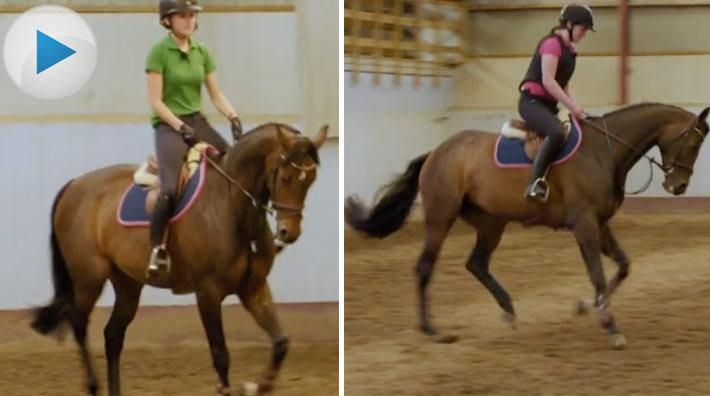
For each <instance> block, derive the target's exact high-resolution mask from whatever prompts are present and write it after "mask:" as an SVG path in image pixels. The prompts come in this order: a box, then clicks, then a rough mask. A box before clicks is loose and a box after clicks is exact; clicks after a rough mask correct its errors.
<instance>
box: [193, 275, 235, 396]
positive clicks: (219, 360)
mask: <svg viewBox="0 0 710 396" xmlns="http://www.w3.org/2000/svg"><path fill="white" fill-rule="evenodd" d="M195 295H196V296H197V308H198V309H199V311H200V318H201V319H202V326H203V327H204V328H205V333H206V334H207V341H208V342H209V345H210V353H211V354H212V365H213V366H214V368H215V370H216V371H217V376H218V377H219V383H218V384H217V394H218V395H229V394H230V393H229V351H228V350H227V344H226V342H225V340H224V327H223V325H222V300H224V295H223V293H222V291H221V290H220V288H219V287H218V286H217V283H216V282H214V281H212V280H209V281H202V282H200V283H199V287H198V288H197V290H196V292H195Z"/></svg>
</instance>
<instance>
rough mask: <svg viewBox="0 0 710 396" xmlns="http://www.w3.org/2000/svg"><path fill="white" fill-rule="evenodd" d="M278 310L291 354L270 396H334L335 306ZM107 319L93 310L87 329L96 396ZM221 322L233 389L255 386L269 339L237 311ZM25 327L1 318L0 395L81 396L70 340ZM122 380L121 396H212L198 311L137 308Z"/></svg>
mask: <svg viewBox="0 0 710 396" xmlns="http://www.w3.org/2000/svg"><path fill="white" fill-rule="evenodd" d="M48 293H49V292H48ZM277 310H278V312H279V316H280V318H281V322H282V326H283V328H284V331H285V332H286V333H287V334H290V335H291V349H290V351H289V355H288V357H287V358H286V361H285V362H284V367H283V369H282V371H281V374H280V376H279V378H278V379H277V380H276V389H275V391H274V394H275V395H294V396H301V395H303V396H305V395H336V394H337V393H338V304H337V303H332V304H331V303H324V304H283V305H279V306H278V307H277ZM108 314H109V311H108V310H107V309H106V308H97V309H96V310H95V312H94V314H93V315H92V322H91V325H90V334H91V338H90V345H91V348H92V352H93V357H94V363H95V367H96V370H97V374H98V376H99V381H100V382H99V384H100V386H101V390H100V394H105V390H106V372H105V371H106V364H105V360H104V359H105V358H104V356H105V355H104V351H103V350H104V348H103V346H104V345H103V344H104V343H103V336H102V332H103V326H104V325H105V324H106V322H107V321H108ZM223 319H224V328H225V336H226V338H227V346H228V347H229V351H230V355H231V359H232V364H231V369H230V379H231V381H232V384H234V385H237V384H241V383H242V382H244V381H252V380H254V379H256V378H257V377H258V375H259V373H260V372H261V370H262V369H263V368H264V367H266V364H267V362H268V361H269V358H270V349H269V348H270V345H269V342H268V339H267V337H266V336H265V335H264V333H263V332H262V331H261V329H259V328H258V327H257V326H256V324H254V321H253V320H252V318H251V317H250V316H249V315H248V314H247V313H245V311H244V309H243V308H242V307H241V306H236V305H228V306H224V311H223ZM28 323H29V313H28V312H26V311H24V312H19V311H14V312H12V311H5V312H2V313H0V394H2V395H12V396H16V395H56V396H65V395H79V394H84V393H83V392H82V391H83V390H84V385H83V384H84V374H83V369H82V367H81V364H80V361H79V353H78V348H77V346H76V343H75V342H74V339H73V337H72V336H71V333H69V334H67V337H66V339H65V340H64V342H63V343H61V344H58V343H57V342H56V340H55V339H52V338H49V337H42V336H40V335H37V334H36V333H34V332H33V331H32V330H31V329H30V328H29V326H28ZM121 374H122V385H123V393H124V394H126V395H141V396H155V395H210V394H212V395H213V394H214V393H215V386H216V384H217V376H216V374H215V372H214V369H213V368H212V362H211V360H210V353H209V347H208V345H207V338H206V337H205V335H204V330H203V329H202V325H201V323H200V318H199V314H198V312H197V308H196V307H194V306H188V307H159V308H157V307H141V308H140V309H139V311H138V315H137V316H136V319H135V320H134V322H133V323H132V324H131V326H130V327H129V328H128V332H127V333H126V342H125V347H124V352H123V355H122V359H121Z"/></svg>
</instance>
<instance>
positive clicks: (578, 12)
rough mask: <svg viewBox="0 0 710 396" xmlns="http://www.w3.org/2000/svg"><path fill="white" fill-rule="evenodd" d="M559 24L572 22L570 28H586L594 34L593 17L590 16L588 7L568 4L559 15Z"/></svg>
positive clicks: (590, 10) (590, 11)
mask: <svg viewBox="0 0 710 396" xmlns="http://www.w3.org/2000/svg"><path fill="white" fill-rule="evenodd" d="M560 22H563V23H567V22H572V27H574V25H582V26H585V27H587V28H588V29H589V30H591V31H593V32H596V30H594V15H593V14H592V9H591V8H589V6H583V5H578V4H570V5H567V6H565V7H564V8H562V12H561V13H560ZM570 37H572V32H571V31H570Z"/></svg>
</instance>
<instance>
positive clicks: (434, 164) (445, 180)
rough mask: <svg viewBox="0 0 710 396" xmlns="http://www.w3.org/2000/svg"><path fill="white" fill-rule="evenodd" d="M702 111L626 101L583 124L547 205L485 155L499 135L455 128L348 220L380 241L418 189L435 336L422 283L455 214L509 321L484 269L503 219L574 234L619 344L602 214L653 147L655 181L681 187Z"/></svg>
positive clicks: (607, 214)
mask: <svg viewBox="0 0 710 396" xmlns="http://www.w3.org/2000/svg"><path fill="white" fill-rule="evenodd" d="M709 110H710V109H708V108H706V109H704V110H703V111H702V112H701V114H700V115H698V116H695V115H694V114H691V113H689V112H687V111H686V110H683V109H681V108H678V107H675V106H669V105H663V104H657V103H642V104H638V105H632V106H629V107H626V108H623V109H620V110H617V111H614V112H612V113H609V114H606V115H604V116H603V117H601V118H598V119H594V120H588V121H586V122H585V125H584V127H583V130H584V140H583V142H582V146H581V147H580V149H579V151H578V152H577V154H576V155H575V157H573V158H572V159H571V160H569V161H568V162H566V163H564V164H561V165H558V166H554V167H553V168H552V169H551V171H550V174H549V177H548V181H549V184H550V197H549V200H548V202H547V203H545V204H541V203H538V202H532V201H528V200H526V199H525V198H524V197H523V191H524V189H525V185H526V182H527V180H528V178H529V172H530V170H529V169H523V170H508V169H501V168H499V167H497V166H496V165H495V163H494V161H493V158H492V153H493V150H494V144H495V141H496V138H497V136H496V135H495V134H491V133H486V132H482V131H474V130H468V131H463V132H460V133H458V134H456V135H454V136H452V137H451V138H450V139H448V140H446V141H445V142H443V143H442V144H441V145H440V146H439V147H437V148H436V149H435V150H433V151H432V152H430V153H427V154H424V155H422V156H420V157H419V158H416V159H414V160H413V161H411V162H410V164H409V167H408V169H407V171H406V172H405V173H404V174H402V175H401V176H399V177H398V178H397V179H395V180H394V181H393V182H392V183H391V184H389V185H387V186H385V187H384V188H383V189H382V192H383V194H382V195H381V196H380V197H379V199H378V200H377V201H376V202H375V204H374V206H373V207H372V208H368V207H366V206H365V205H363V204H362V203H361V202H359V201H358V200H356V199H353V198H349V199H348V200H347V202H346V207H345V219H346V222H347V223H348V224H349V225H351V226H352V227H353V228H354V229H356V230H358V231H361V232H363V233H365V234H367V235H371V236H377V237H385V236H387V235H389V234H390V233H392V232H394V231H396V230H397V229H399V228H400V227H401V226H402V224H403V223H404V221H405V220H406V218H407V216H408V214H409V211H410V209H411V207H412V203H413V202H414V199H415V198H416V196H417V192H419V191H420V192H421V202H422V208H423V211H424V218H425V227H426V237H425V244H424V248H423V250H422V253H421V255H420V257H419V260H418V262H417V273H418V276H419V283H418V286H419V287H418V290H419V307H420V310H419V312H420V320H421V328H422V330H423V331H424V332H425V333H427V334H430V335H434V336H437V337H438V339H439V340H441V341H452V340H453V338H452V337H439V336H438V332H437V331H436V330H435V329H434V328H433V327H432V326H431V324H430V320H429V314H428V305H427V296H426V288H427V285H428V282H429V279H430V277H431V273H432V271H433V265H434V263H435V262H436V259H437V258H438V255H439V252H440V250H441V246H442V243H443V241H444V239H445V237H446V234H447V233H448V231H449V228H450V227H451V225H452V224H453V222H454V221H455V220H456V218H458V217H460V218H462V219H463V220H465V221H466V222H468V223H469V224H471V225H473V226H474V227H475V228H476V229H477V231H478V239H477V242H476V246H475V248H474V249H473V251H472V252H471V256H470V257H469V260H468V261H467V263H466V268H467V269H468V270H469V271H470V272H471V273H472V274H473V275H474V276H475V277H476V278H477V279H478V280H479V281H480V282H481V283H482V284H483V285H484V286H485V287H486V288H487V289H488V290H489V291H490V292H491V294H492V295H493V296H494V297H495V299H496V301H497V302H498V304H499V305H500V306H501V308H502V309H503V310H504V311H505V314H506V318H507V319H509V320H511V321H512V320H514V315H515V311H514V309H513V305H512V303H511V300H510V296H509V295H508V293H507V292H506V291H505V289H503V287H502V286H501V285H500V284H499V283H498V282H497V280H496V279H495V278H493V276H492V275H491V274H490V272H489V270H488V267H489V262H490V257H491V254H492V253H493V251H494V250H495V249H496V248H497V246H498V243H499V242H500V239H501V236H502V234H503V231H504V230H505V226H506V224H507V223H508V222H510V221H517V222H521V223H524V224H528V225H535V224H539V225H546V226H550V227H554V228H566V229H570V230H572V232H573V233H574V235H575V237H576V239H577V242H578V244H579V246H580V250H581V252H582V256H583V258H584V261H585V264H586V267H587V271H588V273H589V276H590V279H591V281H592V284H593V286H594V288H595V300H594V305H595V307H597V308H598V309H599V312H600V314H601V317H602V325H603V326H604V327H606V328H607V329H608V330H609V335H610V340H611V342H612V345H614V346H615V347H621V346H623V344H624V343H625V340H624V338H623V335H621V333H620V332H619V329H618V327H617V326H616V324H615V322H614V319H613V316H612V314H611V311H610V310H609V309H608V306H609V302H610V299H609V298H610V296H611V294H612V293H613V291H614V289H615V288H616V287H617V286H618V284H619V283H620V282H621V281H622V280H623V279H624V278H625V277H626V276H627V274H628V266H629V259H628V258H627V256H626V254H625V253H624V252H623V250H622V249H621V248H620V247H619V244H618V243H617V241H616V239H615V238H614V235H613V233H612V230H611V228H610V227H609V223H608V220H609V219H610V218H611V217H612V216H613V215H614V214H615V213H616V211H617V210H618V209H619V207H620V206H621V204H622V202H623V200H624V195H625V193H624V185H625V182H626V176H627V174H628V172H629V170H630V169H631V167H632V166H633V165H634V164H635V163H636V162H637V161H638V160H639V159H640V158H641V156H642V155H644V154H645V153H646V152H647V151H648V150H650V149H651V148H652V147H653V146H658V147H659V148H660V151H661V154H662V162H663V165H662V168H663V170H664V173H665V180H664V183H663V187H664V188H665V189H666V190H667V191H668V192H670V193H672V194H676V195H677V194H682V193H684V192H685V189H686V188H687V186H688V182H689V180H690V176H691V174H692V172H693V164H694V163H695V159H696V157H697V155H698V151H699V149H700V145H701V144H702V142H703V140H704V138H705V136H706V135H707V133H708V124H707V123H706V121H705V119H706V117H707V115H708V111H709ZM602 253H603V254H605V255H607V256H609V257H611V258H612V259H614V261H615V262H616V263H617V265H618V267H619V271H618V273H617V274H616V275H615V276H614V278H613V279H612V280H611V281H610V282H609V284H608V285H607V283H606V279H605V276H604V272H603V269H602V266H601V257H600V256H601V254H602Z"/></svg>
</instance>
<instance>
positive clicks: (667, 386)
mask: <svg viewBox="0 0 710 396" xmlns="http://www.w3.org/2000/svg"><path fill="white" fill-rule="evenodd" d="M612 224H613V228H614V230H615V231H616V236H617V238H618V239H619V241H620V243H621V244H622V246H623V247H624V248H625V250H626V252H627V253H628V254H629V255H630V257H631V258H632V261H633V263H632V267H631V273H630V276H629V278H627V280H626V282H625V283H624V284H623V285H622V287H621V289H620V290H619V291H618V292H617V294H615V296H614V299H613V304H612V308H613V311H614V314H615V315H616V318H617V323H618V324H619V326H620V327H621V330H622V331H623V332H624V334H625V335H626V337H627V339H628V346H627V348H626V349H625V350H623V351H615V350H611V349H610V348H609V346H608V344H607V339H606V336H605V332H604V331H603V330H602V329H601V328H600V327H599V326H598V325H597V322H596V318H595V317H594V316H588V317H579V316H575V315H574V314H573V308H574V305H575V303H576V301H577V300H578V299H579V298H590V297H591V296H592V286H591V284H590V282H589V280H588V277H587V274H586V271H585V268H584V264H583V262H582V259H581V256H580V253H579V251H578V248H577V245H576V243H575V241H574V239H573V237H572V235H571V234H570V233H569V232H565V231H560V232H555V231H552V230H550V229H545V228H532V229H523V228H521V227H520V226H517V225H511V226H509V228H508V230H507V232H506V234H505V235H504V237H503V241H502V243H501V246H500V247H499V249H498V250H497V251H496V253H495V254H494V256H493V260H492V262H491V271H492V273H493V275H494V276H496V277H497V278H498V280H499V281H500V282H501V283H502V285H503V286H504V287H505V288H506V289H507V290H508V292H509V293H510V294H511V296H512V298H513V300H514V304H515V307H516V309H517V313H518V328H517V330H513V329H510V328H508V327H507V326H506V325H505V324H504V323H503V321H502V320H501V312H502V311H501V310H500V309H499V308H498V306H497V305H496V303H495V301H494V300H493V297H492V296H490V295H489V294H488V292H487V291H486V290H485V289H484V287H483V286H482V285H481V284H479V283H478V281H477V280H476V279H475V278H473V276H471V275H470V274H469V273H468V271H467V270H466V268H465V267H464V261H465V259H466V257H467V256H468V254H469V252H470V250H471V249H472V248H473V244H474V243H475V232H474V231H473V229H472V228H470V227H469V226H467V225H465V224H463V223H459V224H457V225H456V226H455V227H454V229H453V230H452V232H451V234H450V235H449V238H448V240H447V241H446V244H445V246H444V251H443V254H442V257H441V259H440V260H439V262H438V263H437V267H436V269H435V273H434V278H433V281H432V283H431V284H430V285H431V287H430V297H431V303H432V305H431V309H432V313H433V318H434V324H435V325H436V326H438V327H439V329H440V330H442V331H443V332H445V333H448V334H455V335H458V336H460V339H459V341H458V342H457V343H454V344H448V345H446V344H436V343H433V342H431V341H429V340H428V339H426V338H425V337H424V336H422V335H420V333H419V332H418V331H417V330H416V324H417V321H416V311H415V297H416V296H415V285H414V275H413V268H414V263H415V260H416V259H417V256H418V254H419V251H420V249H421V246H422V245H421V243H422V233H423V227H422V225H421V224H418V223H415V224H411V225H409V226H407V228H405V229H403V230H401V231H400V232H398V233H397V234H395V235H393V236H391V237H390V238H388V239H386V240H383V241H377V240H364V239H361V238H359V237H357V236H354V235H352V234H350V233H348V235H347V236H346V251H345V256H346V265H345V315H346V319H345V338H346V339H345V342H346V344H345V352H346V353H345V355H346V356H345V373H346V375H345V385H346V390H347V393H346V394H347V395H348V396H350V395H352V396H376V395H394V394H396V395H651V394H653V395H668V394H674V395H676V394H677V395H710V379H709V378H710V215H630V214H626V215H622V216H620V217H618V218H616V219H615V220H614V221H613V222H612ZM605 264H608V265H606V267H605V268H606V275H607V278H609V277H610V276H611V275H612V274H613V272H612V271H613V270H615V266H614V265H613V263H611V262H610V261H609V260H606V259H605Z"/></svg>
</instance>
